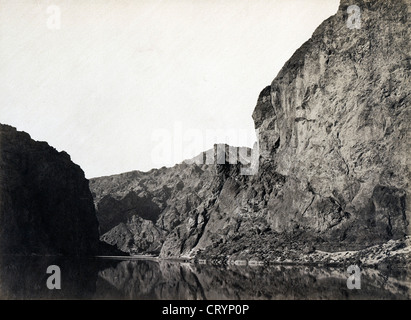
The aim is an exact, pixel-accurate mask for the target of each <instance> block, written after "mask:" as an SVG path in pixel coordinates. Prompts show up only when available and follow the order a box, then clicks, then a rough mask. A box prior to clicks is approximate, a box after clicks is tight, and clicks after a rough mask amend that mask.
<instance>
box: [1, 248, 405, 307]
mask: <svg viewBox="0 0 411 320" xmlns="http://www.w3.org/2000/svg"><path fill="white" fill-rule="evenodd" d="M0 259H1V261H0V297H1V298H3V299H4V298H6V299H410V297H411V278H410V274H409V271H408V272H407V271H406V270H397V271H395V272H394V271H384V272H382V271H377V270H374V269H365V270H363V273H362V277H361V289H360V290H349V289H348V288H347V285H346V282H347V277H348V273H347V272H346V268H344V267H341V268H319V267H296V266H292V267H288V266H287V267H286V266H268V267H267V266H266V267H261V266H259V267H249V266H245V267H244V266H227V267H216V266H212V265H197V264H189V263H179V262H170V261H152V260H113V259H101V258H93V259H88V260H70V259H62V258H59V257H46V258H44V257H41V258H40V257H4V256H3V257H1V258H0ZM49 265H58V266H59V267H60V268H61V276H62V280H61V285H62V288H61V290H49V289H47V286H46V281H47V278H48V277H49V276H50V275H48V274H46V270H47V267H48V266H49Z"/></svg>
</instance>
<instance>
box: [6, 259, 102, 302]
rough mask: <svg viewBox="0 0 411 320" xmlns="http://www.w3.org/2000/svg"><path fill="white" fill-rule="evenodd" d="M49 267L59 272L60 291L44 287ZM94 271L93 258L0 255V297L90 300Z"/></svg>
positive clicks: (95, 267) (96, 270)
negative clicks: (54, 267) (57, 269)
mask: <svg viewBox="0 0 411 320" xmlns="http://www.w3.org/2000/svg"><path fill="white" fill-rule="evenodd" d="M50 265H57V266H59V267H60V269H61V290H49V289H48V288H47V286H46V281H47V278H48V277H49V276H50V275H48V274H46V270H47V267H48V266H50ZM106 265H107V264H106ZM97 272H98V269H97V264H96V262H95V261H93V260H92V259H78V260H76V259H67V258H62V257H23V256H15V257H11V256H1V257H0V298H2V299H89V298H90V297H92V296H93V295H94V293H95V291H96V281H97Z"/></svg>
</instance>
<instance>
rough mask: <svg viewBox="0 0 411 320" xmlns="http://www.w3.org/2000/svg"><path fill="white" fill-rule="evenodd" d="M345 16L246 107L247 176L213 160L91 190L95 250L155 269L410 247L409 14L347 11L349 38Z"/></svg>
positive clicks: (385, 4) (394, 3)
mask: <svg viewBox="0 0 411 320" xmlns="http://www.w3.org/2000/svg"><path fill="white" fill-rule="evenodd" d="M351 4H353V3H351V2H349V1H346V0H342V1H341V4H340V7H339V9H338V12H337V13H336V14H335V15H334V16H332V17H330V18H329V19H327V20H326V21H324V22H323V23H322V24H321V25H320V26H319V27H318V28H317V30H316V31H315V32H314V34H313V35H312V37H311V38H310V39H309V40H308V41H307V42H306V43H304V44H303V45H302V46H301V47H300V48H299V49H298V50H297V51H296V52H295V54H294V55H293V56H292V57H291V58H290V59H289V60H288V61H287V62H286V64H285V65H284V67H283V68H282V70H281V71H280V72H279V74H278V75H277V77H276V78H275V79H274V80H273V82H272V83H271V85H269V86H267V87H266V88H265V89H264V90H263V91H262V92H261V94H260V96H259V97H258V100H257V105H256V107H255V110H254V113H253V115H252V116H253V119H254V123H255V128H256V129H258V130H257V132H258V142H259V144H258V145H259V155H260V158H259V167H258V171H257V172H256V174H254V175H241V174H240V170H241V167H242V166H244V165H245V163H243V164H241V163H238V164H232V163H229V162H228V161H225V162H221V161H217V155H215V161H214V163H213V164H201V163H200V164H198V163H197V164H196V163H190V164H188V163H182V164H178V165H176V166H174V167H172V168H161V169H154V170H151V171H150V172H147V173H142V172H138V171H135V172H130V173H124V174H120V175H115V176H111V177H101V178H95V179H92V180H91V184H90V186H91V190H92V192H93V196H94V201H95V205H96V208H97V214H98V218H99V221H100V222H103V225H104V227H103V228H101V229H100V232H101V236H102V239H103V240H104V241H106V242H108V243H112V244H117V247H119V248H121V249H122V250H123V251H125V252H128V253H147V252H149V253H155V254H160V256H161V257H194V256H197V257H206V258H207V257H218V258H223V259H230V258H235V257H247V258H256V259H269V258H270V257H272V256H273V255H276V252H284V251H287V250H301V251H304V252H306V253H309V252H312V251H315V250H316V249H321V250H328V251H338V250H358V249H362V248H365V247H368V246H371V245H376V244H382V243H384V242H387V241H388V240H390V239H403V238H404V237H405V236H406V235H409V234H410V223H409V222H410V217H411V214H410V205H409V204H410V186H409V181H410V161H409V153H410V142H409V141H410V91H411V90H410V88H411V82H410V70H411V61H410V51H409V48H410V43H409V41H410V14H411V13H410V11H411V9H410V8H411V3H410V1H409V0H406V1H404V0H390V1H380V0H375V1H368V0H367V1H365V0H359V1H356V2H355V5H357V6H358V8H359V9H360V10H361V17H360V19H361V20H360V25H358V26H359V28H353V27H352V25H350V24H349V23H347V22H349V21H351V22H352V17H351V16H350V13H349V12H348V10H347V9H348V7H349V5H351ZM350 19H351V20H350ZM357 22H358V21H357ZM225 151H226V154H227V155H228V154H229V152H230V149H229V148H228V147H226V148H225ZM226 158H228V157H226ZM119 210H120V212H118V211H119ZM134 216H138V219H137V218H134ZM147 221H150V222H151V223H148V222H147ZM119 224H121V226H120V227H118V226H119ZM113 228H116V229H115V230H114V231H108V232H109V233H106V232H107V230H112V229H113ZM133 230H138V232H137V233H136V232H133ZM142 230H144V231H142ZM150 239H154V240H152V243H153V245H149V243H150V241H151V240H150ZM146 248H150V249H149V250H147V249H146Z"/></svg>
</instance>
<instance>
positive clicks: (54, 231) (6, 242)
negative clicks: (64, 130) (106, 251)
mask: <svg viewBox="0 0 411 320" xmlns="http://www.w3.org/2000/svg"><path fill="white" fill-rule="evenodd" d="M98 246H99V239H98V222H97V219H96V216H95V210H94V206H93V198H92V195H91V192H90V190H89V185H88V181H87V179H85V177H84V172H83V171H82V170H81V168H80V167H79V166H77V165H76V164H74V163H73V162H72V161H71V160H70V156H69V155H68V154H67V153H65V152H57V150H55V149H54V148H52V147H50V146H49V145H48V144H47V143H45V142H37V141H34V140H32V139H31V138H30V136H29V135H28V134H27V133H25V132H19V131H17V130H16V129H15V128H13V127H10V126H7V125H0V254H3V255H4V254H19V255H23V254H24V255H33V254H34V255H70V256H80V255H90V254H96V253H97V250H98Z"/></svg>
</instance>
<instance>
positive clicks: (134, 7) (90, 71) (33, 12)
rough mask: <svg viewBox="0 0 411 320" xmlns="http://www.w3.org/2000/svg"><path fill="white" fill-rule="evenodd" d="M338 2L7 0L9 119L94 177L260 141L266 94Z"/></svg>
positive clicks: (0, 13) (2, 80) (1, 84)
mask: <svg viewBox="0 0 411 320" xmlns="http://www.w3.org/2000/svg"><path fill="white" fill-rule="evenodd" d="M338 3H339V1H338V0H220V1H217V0H201V1H200V0H167V1H165V0H164V1H158V0H150V1H145V0H134V1H131V0H95V1H91V0H82V1H78V0H73V1H67V0H65V1H58V0H53V1H41V0H37V1H36V0H0V122H1V123H6V124H10V125H12V126H15V127H17V129H18V130H21V131H26V132H28V133H29V134H30V135H31V136H32V138H33V139H35V140H44V141H47V142H48V143H49V144H50V145H52V146H54V147H55V148H56V149H58V150H59V151H61V150H65V151H67V152H68V153H69V154H70V155H71V157H72V160H73V161H74V162H75V163H77V164H79V165H80V166H81V167H82V168H83V170H84V171H85V173H86V176H87V177H88V178H90V177H95V176H102V175H109V174H114V173H121V172H125V171H130V170H143V171H146V170H149V169H151V168H153V167H160V166H162V165H166V166H170V165H172V164H174V163H176V162H180V161H182V160H183V159H184V158H187V157H192V156H195V155H196V154H198V153H200V152H201V151H203V150H205V149H209V148H211V146H212V145H213V143H222V142H228V143H231V144H234V145H242V146H252V144H253V142H254V140H255V133H254V124H253V121H252V118H251V114H252V112H253V109H254V107H255V104H256V101H257V97H258V94H259V93H260V91H261V90H262V89H263V88H264V87H265V86H267V85H269V84H270V83H271V81H272V80H273V79H274V77H275V76H276V74H277V73H278V71H279V70H280V68H281V67H282V66H283V65H284V63H285V62H286V61H287V60H288V58H290V57H291V55H292V54H293V52H294V51H295V50H296V49H297V48H298V47H300V46H301V45H302V44H303V43H304V42H305V41H306V40H308V39H309V38H310V36H311V34H312V33H313V31H314V30H315V28H316V27H317V26H318V25H319V24H320V23H321V22H322V21H323V20H325V19H326V18H328V17H329V16H331V15H332V14H334V13H335V12H336V11H337V8H338ZM50 5H55V6H57V7H51V8H50V7H49V6H50ZM48 8H49V9H48ZM56 8H57V9H56ZM48 10H49V11H48ZM58 12H60V17H61V19H60V28H58V18H57V17H58ZM56 19H57V20H56ZM49 27H52V28H51V29H50V28H49ZM55 27H57V29H56V28H55Z"/></svg>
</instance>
